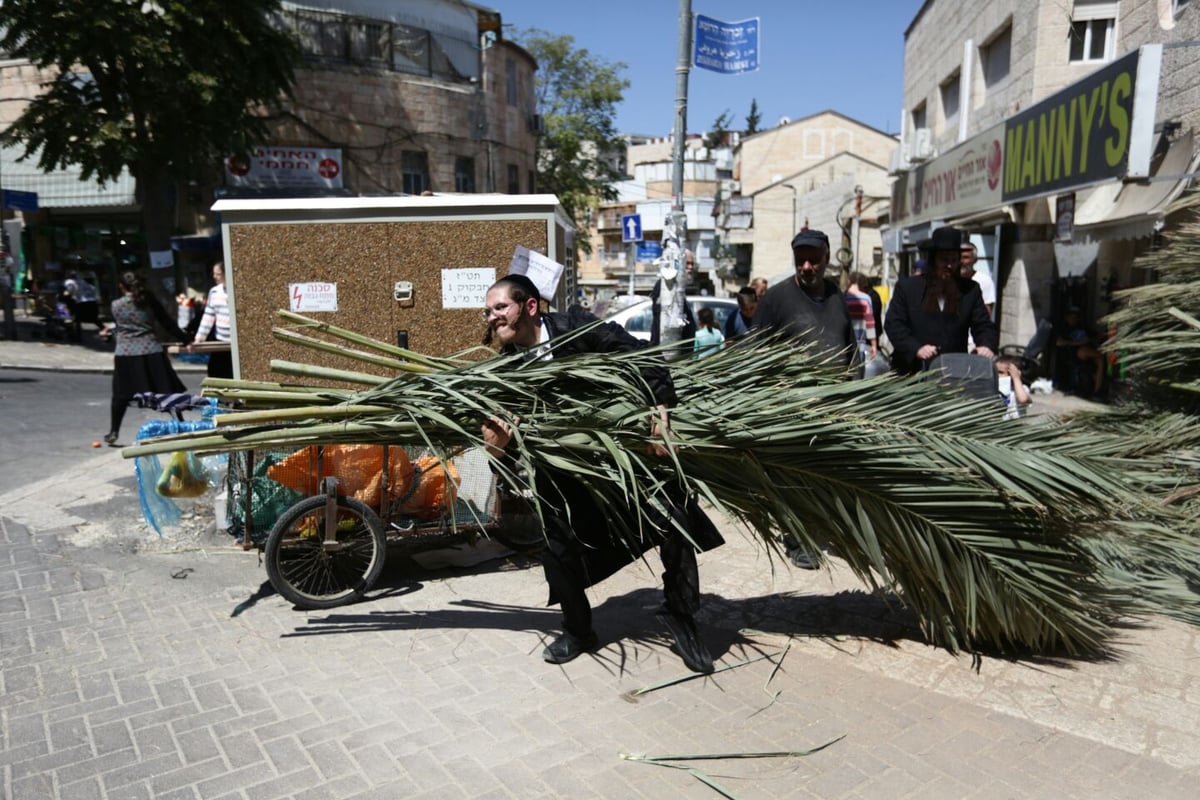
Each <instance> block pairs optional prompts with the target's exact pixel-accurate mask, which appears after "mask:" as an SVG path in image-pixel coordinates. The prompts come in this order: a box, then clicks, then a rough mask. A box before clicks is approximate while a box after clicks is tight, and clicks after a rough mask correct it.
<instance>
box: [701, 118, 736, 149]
mask: <svg viewBox="0 0 1200 800" xmlns="http://www.w3.org/2000/svg"><path fill="white" fill-rule="evenodd" d="M731 122H733V117H731V116H730V115H729V109H725V110H724V111H722V112H721V116H719V117H717V118H716V119H715V120H713V124H712V130H711V131H709V132H708V135H707V136H705V137H704V146H705V147H707V148H708V149H709V150H715V149H717V148H718V147H721V146H723V145H724V144H725V139H726V135H727V134H728V133H729V123H731Z"/></svg>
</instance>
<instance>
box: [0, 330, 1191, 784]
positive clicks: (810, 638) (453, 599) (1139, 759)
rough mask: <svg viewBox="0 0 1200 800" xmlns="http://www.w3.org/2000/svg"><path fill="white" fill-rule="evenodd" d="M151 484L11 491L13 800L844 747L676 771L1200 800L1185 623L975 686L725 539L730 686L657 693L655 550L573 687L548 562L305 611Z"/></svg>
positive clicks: (957, 668) (651, 771) (6, 658)
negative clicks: (154, 527) (550, 650)
mask: <svg viewBox="0 0 1200 800" xmlns="http://www.w3.org/2000/svg"><path fill="white" fill-rule="evenodd" d="M26 348H32V349H33V350H34V352H39V353H40V354H41V358H40V359H39V360H40V361H41V362H42V363H47V362H48V361H50V360H52V359H53V360H56V363H61V364H63V365H64V366H63V367H62V368H82V367H81V366H80V367H74V366H66V365H68V364H75V365H82V364H83V361H84V356H83V355H81V354H80V353H77V352H72V350H71V348H72V346H69V345H44V344H39V343H33V342H19V343H12V342H0V364H5V365H15V366H19V364H14V363H13V362H17V361H19V360H20V358H19V356H18V354H19V353H24V352H26ZM57 348H66V350H64V351H60V350H58V349H57ZM47 353H49V354H52V355H51V356H47V355H46V354H47ZM111 358H112V356H111V353H97V354H94V355H93V356H91V359H92V360H91V363H92V365H93V368H103V363H102V362H104V361H107V362H111ZM76 359H78V360H76ZM1050 397H1051V398H1052V397H1054V396H1053V395H1051V396H1050ZM1046 399H1047V402H1049V398H1046ZM1042 401H1043V397H1041V396H1039V398H1038V401H1037V402H1039V403H1040V402H1042ZM1069 402H1070V400H1065V401H1064V406H1060V408H1061V407H1066V406H1065V404H1066V403H1069ZM1071 407H1077V406H1071ZM131 475H132V467H131V464H130V462H127V461H124V460H122V459H121V458H120V456H119V454H118V453H117V452H115V451H105V452H103V453H98V454H96V455H95V456H94V457H93V458H90V459H87V460H85V461H83V462H82V463H80V464H79V465H78V466H77V467H76V468H73V469H72V470H70V471H69V472H65V473H62V474H59V475H56V476H54V477H53V478H50V479H47V480H44V481H41V482H39V483H37V484H35V485H32V486H26V487H23V488H22V489H19V490H17V491H13V492H8V493H6V494H4V495H0V564H2V565H3V568H0V797H3V798H8V799H11V800H18V799H21V798H33V799H36V800H46V799H47V798H55V799H60V800H66V799H68V798H69V799H71V800H74V798H80V799H82V798H104V799H105V800H117V799H118V798H121V799H122V800H124V799H125V798H188V799H189V800H196V799H197V798H205V799H207V798H213V799H217V798H220V799H222V800H226V799H228V800H233V799H234V798H237V799H238V800H257V799H258V798H264V799H266V798H292V797H295V798H305V799H308V798H331V799H333V798H336V799H337V800H343V799H344V798H363V799H365V798H381V799H383V798H389V799H390V798H398V797H404V798H497V799H500V798H505V799H509V798H511V799H515V798H521V799H522V800H524V799H525V798H558V797H572V798H575V797H578V798H622V799H623V798H662V797H681V798H709V797H715V796H718V795H717V794H716V793H715V792H714V790H713V789H712V788H710V786H708V785H706V784H705V783H702V782H701V781H700V780H699V779H698V778H697V776H696V775H694V774H692V773H689V772H688V771H686V770H681V769H671V768H667V767H662V766H657V765H652V764H647V763H638V762H636V761H631V760H628V759H624V758H622V754H623V753H624V754H635V753H642V754H649V755H658V756H661V755H670V754H675V755H688V754H692V755H694V754H712V753H749V752H783V751H789V752H795V751H803V750H809V749H812V748H817V747H820V746H822V745H825V744H829V743H831V742H832V744H829V746H828V747H826V748H825V749H822V750H820V751H818V752H815V753H813V754H811V755H808V756H793V757H773V758H761V759H742V760H731V759H725V760H691V761H676V762H672V763H674V764H684V765H687V766H689V767H692V768H695V769H696V770H699V771H701V772H703V773H705V774H706V775H707V776H709V777H710V778H711V779H712V780H715V781H716V782H718V783H720V784H721V785H723V786H726V787H728V788H729V789H730V790H731V791H733V792H736V793H737V795H738V796H739V797H741V798H746V799H747V800H750V799H751V798H806V799H810V798H846V799H847V800H851V799H862V798H930V797H933V798H942V797H945V798H967V797H969V798H1010V797H1011V798H1016V797H1021V798H1089V800H1090V799H1091V798H1127V797H1128V798H1144V797H1152V798H1191V797H1194V796H1195V795H1196V789H1195V787H1196V784H1197V782H1198V781H1200V737H1197V736H1196V731H1197V730H1200V637H1198V636H1197V630H1196V629H1194V628H1191V627H1189V626H1185V625H1182V624H1180V623H1176V622H1173V621H1169V620H1161V619H1155V620H1151V621H1150V622H1149V623H1148V624H1146V625H1145V626H1143V627H1139V628H1134V629H1130V630H1129V631H1127V633H1126V635H1125V637H1124V640H1123V642H1122V649H1121V652H1120V654H1119V656H1118V657H1117V658H1115V659H1113V660H1109V661H1095V662H1081V661H1074V662H1063V663H1055V662H1052V661H1041V662H1009V661H1003V660H998V659H984V660H983V662H982V665H981V667H980V669H979V671H978V672H976V671H974V670H973V669H972V667H971V660H970V659H969V658H967V657H958V658H956V657H953V656H951V655H949V654H947V653H945V652H944V651H940V650H937V649H934V648H931V647H929V646H928V645H925V644H923V643H922V642H921V639H920V636H919V632H918V631H917V630H916V627H915V625H914V623H913V620H912V619H911V618H910V617H909V616H907V615H906V614H905V613H904V612H903V611H902V610H900V609H897V608H895V607H894V606H893V605H892V604H889V603H888V602H887V601H886V600H885V599H884V598H881V597H878V596H876V595H873V594H870V593H867V592H866V591H864V590H863V588H862V586H861V584H860V583H859V582H858V581H857V580H856V579H855V578H854V577H853V576H852V575H851V574H850V573H849V571H848V570H847V569H846V568H845V566H844V564H842V563H841V562H839V561H837V560H836V559H835V560H834V561H833V565H832V567H831V569H829V570H822V571H817V572H807V571H800V570H794V569H791V568H790V567H789V566H788V565H787V564H785V563H782V562H780V561H779V560H778V559H776V560H774V561H773V562H772V560H771V559H770V558H769V557H768V555H767V554H766V553H765V552H764V550H763V548H762V547H761V545H760V544H758V542H757V541H756V540H755V539H754V538H753V537H752V536H750V535H749V534H747V533H745V532H743V531H741V530H738V529H734V528H732V527H730V526H728V525H725V526H724V531H725V534H726V538H727V540H728V544H727V545H726V546H725V547H722V548H719V549H717V550H714V551H712V552H710V553H706V554H704V555H703V556H701V586H702V588H703V590H704V592H705V606H704V610H703V611H702V614H701V616H700V622H701V627H702V632H703V634H704V636H705V638H706V640H707V641H708V643H709V644H710V646H711V647H712V648H713V649H714V651H715V652H716V653H717V654H718V655H719V661H720V664H719V666H722V667H730V669H728V670H726V671H722V672H718V673H717V674H716V675H713V676H711V677H707V678H694V679H691V680H687V681H684V682H680V683H674V684H672V685H665V686H661V688H656V689H653V690H652V691H646V692H644V693H641V694H635V692H636V691H637V690H638V689H640V688H645V687H654V686H660V685H661V684H664V683H665V682H669V681H672V680H675V679H678V678H682V677H685V676H687V675H688V673H687V672H686V670H685V669H684V668H683V666H682V664H681V662H680V660H679V658H678V657H677V656H676V655H674V654H673V653H672V652H671V649H670V645H669V643H668V642H667V640H666V639H665V637H664V633H663V631H662V630H661V629H660V627H659V625H658V623H657V622H656V621H655V619H654V615H653V611H654V609H655V608H656V607H657V605H658V604H659V602H660V599H661V592H660V591H659V588H658V587H659V578H658V574H657V573H658V571H659V569H660V568H659V566H658V564H657V560H656V557H654V556H653V555H651V556H650V557H649V562H650V563H649V565H645V564H639V565H635V566H633V567H630V568H628V569H626V570H624V571H622V572H620V573H618V574H617V575H616V576H614V577H613V578H611V579H609V580H608V581H605V582H604V583H602V584H601V585H600V586H598V587H596V588H595V589H593V590H592V592H591V596H592V599H593V602H594V604H595V606H596V623H597V628H598V632H599V634H600V637H601V641H602V643H603V644H602V647H601V649H600V650H599V651H598V652H597V653H596V654H595V655H593V656H587V657H583V658H580V659H578V660H577V661H575V662H572V663H571V664H567V665H565V666H563V667H556V666H551V665H548V664H545V663H543V662H542V661H541V659H540V657H539V654H540V652H541V649H542V647H544V645H545V643H546V639H545V634H544V633H543V631H545V630H547V629H553V628H554V627H555V626H556V624H557V621H558V613H557V610H555V609H547V608H546V607H545V606H544V605H543V603H544V601H545V584H544V581H543V579H542V577H541V571H540V569H539V568H537V567H536V565H533V564H531V563H529V562H528V561H527V560H524V559H522V558H519V557H513V558H509V559H504V560H499V561H492V562H488V563H486V564H483V565H480V566H479V567H476V568H473V569H471V570H443V571H438V572H431V571H426V570H422V569H420V568H418V567H417V566H416V565H415V564H413V563H412V562H410V561H408V560H406V559H403V558H395V559H393V560H392V561H390V562H389V565H388V569H387V570H386V571H385V573H384V576H383V579H382V580H381V581H380V583H379V585H378V586H377V588H376V590H375V591H373V592H372V596H371V597H370V598H369V599H368V601H366V602H363V603H360V604H357V605H353V606H347V607H342V608H338V609H333V610H329V611H315V612H302V611H297V610H294V609H292V608H291V607H290V605H289V604H287V603H286V602H285V601H283V600H282V599H281V598H280V597H279V596H277V595H275V594H274V593H272V591H271V589H270V585H269V583H268V582H267V578H266V574H265V570H264V569H263V567H262V565H261V563H260V560H259V558H258V556H257V554H256V553H254V552H245V551H243V550H241V549H240V548H237V547H233V546H231V545H230V542H229V539H228V537H226V536H224V534H219V533H217V532H215V531H211V530H209V531H208V532H207V533H205V534H204V535H199V536H197V535H195V528H194V526H193V529H192V530H191V532H190V533H189V532H185V531H184V530H182V529H168V531H167V533H166V536H165V537H164V538H163V539H159V538H158V537H157V536H155V535H154V534H153V533H149V532H147V529H146V527H145V525H144V523H142V522H141V520H140V516H139V514H138V507H137V498H136V493H135V490H134V489H133V488H132V481H131ZM122 507H124V508H127V509H128V513H127V515H124V516H121V515H118V518H117V521H116V522H111V523H108V524H99V523H97V521H96V520H97V519H102V518H106V517H104V515H100V514H97V513H96V510H97V509H98V508H104V509H106V510H110V509H113V508H122ZM763 656H766V657H767V658H762V660H758V661H754V660H753V659H756V658H761V657H763Z"/></svg>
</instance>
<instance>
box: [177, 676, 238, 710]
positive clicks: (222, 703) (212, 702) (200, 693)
mask: <svg viewBox="0 0 1200 800" xmlns="http://www.w3.org/2000/svg"><path fill="white" fill-rule="evenodd" d="M188 683H189V685H190V686H191V691H192V695H193V696H194V697H195V699H196V703H197V705H199V706H200V710H201V711H214V710H216V709H219V708H224V707H226V706H231V705H233V696H232V695H231V694H230V693H229V691H228V689H226V687H225V685H224V684H223V683H222V682H221V681H220V680H212V681H207V682H200V681H197V679H196V676H195V675H193V676H192V677H191V678H190V679H189V681H188Z"/></svg>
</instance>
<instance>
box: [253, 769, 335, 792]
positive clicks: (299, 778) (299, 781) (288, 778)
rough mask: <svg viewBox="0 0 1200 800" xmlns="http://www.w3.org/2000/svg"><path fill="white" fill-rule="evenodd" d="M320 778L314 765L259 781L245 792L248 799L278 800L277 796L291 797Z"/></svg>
mask: <svg viewBox="0 0 1200 800" xmlns="http://www.w3.org/2000/svg"><path fill="white" fill-rule="evenodd" d="M319 780H320V777H319V776H318V775H317V772H316V770H314V769H313V768H312V767H308V768H307V769H303V770H301V771H299V772H293V773H291V774H289V775H281V776H279V777H278V778H275V779H274V780H270V781H266V782H264V783H257V784H254V785H253V786H247V787H246V788H245V789H244V790H243V793H244V794H245V795H246V797H247V800H276V799H277V798H290V797H292V796H294V795H295V794H296V792H299V791H302V790H304V789H308V788H311V787H312V786H313V785H314V784H316V783H317V782H318V781H319Z"/></svg>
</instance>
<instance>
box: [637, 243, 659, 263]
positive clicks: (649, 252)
mask: <svg viewBox="0 0 1200 800" xmlns="http://www.w3.org/2000/svg"><path fill="white" fill-rule="evenodd" d="M660 258H662V242H638V246H637V260H638V261H657V260H658V259H660Z"/></svg>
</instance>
